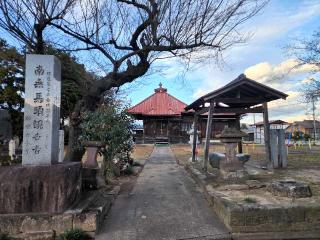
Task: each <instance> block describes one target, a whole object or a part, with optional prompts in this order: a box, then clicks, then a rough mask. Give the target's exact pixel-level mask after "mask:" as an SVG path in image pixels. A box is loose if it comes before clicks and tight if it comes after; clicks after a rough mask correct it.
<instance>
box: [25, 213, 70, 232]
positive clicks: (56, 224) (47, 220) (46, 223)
mask: <svg viewBox="0 0 320 240" xmlns="http://www.w3.org/2000/svg"><path fill="white" fill-rule="evenodd" d="M71 228H72V215H71V214H60V215H53V216H52V215H33V216H32V215H30V216H27V217H26V218H25V219H24V220H23V221H22V223H21V232H23V233H36V232H50V231H51V232H53V231H54V232H56V233H57V234H60V233H63V232H64V231H65V230H66V229H71Z"/></svg>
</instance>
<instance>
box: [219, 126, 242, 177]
mask: <svg viewBox="0 0 320 240" xmlns="http://www.w3.org/2000/svg"><path fill="white" fill-rule="evenodd" d="M243 136H246V133H243V132H241V131H240V130H237V129H234V128H226V129H224V130H223V131H222V133H221V135H220V139H221V142H223V143H224V145H225V158H224V159H222V161H220V174H221V176H222V178H223V179H226V180H234V179H235V180H236V179H239V178H241V179H245V178H247V176H248V174H247V172H246V171H245V169H244V167H243V164H244V161H239V158H238V157H237V150H236V149H237V147H238V143H239V142H240V141H241V140H242V137H243Z"/></svg>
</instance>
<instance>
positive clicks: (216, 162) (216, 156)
mask: <svg viewBox="0 0 320 240" xmlns="http://www.w3.org/2000/svg"><path fill="white" fill-rule="evenodd" d="M224 158H225V155H224V154H223V153H219V152H213V153H209V163H210V165H211V167H213V168H220V161H222V160H223V159H224Z"/></svg>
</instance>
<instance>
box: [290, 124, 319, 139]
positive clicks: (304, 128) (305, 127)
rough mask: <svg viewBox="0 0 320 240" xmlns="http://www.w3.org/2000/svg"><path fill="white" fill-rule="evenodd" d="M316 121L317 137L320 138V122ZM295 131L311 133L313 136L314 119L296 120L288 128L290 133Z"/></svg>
mask: <svg viewBox="0 0 320 240" xmlns="http://www.w3.org/2000/svg"><path fill="white" fill-rule="evenodd" d="M315 123H316V132H317V136H316V138H317V139H319V136H320V122H319V121H315ZM295 131H298V132H301V133H303V134H309V135H310V136H311V137H314V125H313V120H303V121H295V122H293V123H292V124H290V125H289V126H288V127H287V129H286V133H288V134H290V133H293V132H295Z"/></svg>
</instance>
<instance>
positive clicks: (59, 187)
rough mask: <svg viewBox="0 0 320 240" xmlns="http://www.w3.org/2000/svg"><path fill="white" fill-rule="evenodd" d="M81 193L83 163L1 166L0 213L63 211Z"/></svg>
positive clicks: (73, 202)
mask: <svg viewBox="0 0 320 240" xmlns="http://www.w3.org/2000/svg"><path fill="white" fill-rule="evenodd" d="M80 193H81V164H80V163H75V162H72V163H62V164H55V165H48V166H21V165H19V166H5V167H0V214H12V213H61V212H63V211H65V210H66V209H68V208H69V207H71V205H73V204H75V203H76V202H77V201H78V199H80Z"/></svg>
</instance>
